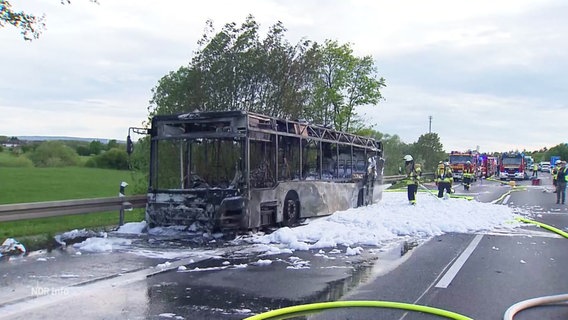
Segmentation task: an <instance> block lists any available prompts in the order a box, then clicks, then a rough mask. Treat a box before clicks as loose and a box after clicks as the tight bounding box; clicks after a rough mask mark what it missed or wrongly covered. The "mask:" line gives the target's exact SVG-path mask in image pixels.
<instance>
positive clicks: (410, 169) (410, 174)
mask: <svg viewBox="0 0 568 320" xmlns="http://www.w3.org/2000/svg"><path fill="white" fill-rule="evenodd" d="M403 159H404V172H405V173H406V179H405V182H406V185H407V188H408V190H407V193H408V202H409V203H410V204H412V205H415V204H416V193H417V192H418V185H419V184H420V178H421V176H422V168H421V167H420V164H415V163H414V158H412V156H411V155H409V154H407V155H405V156H404V158H403Z"/></svg>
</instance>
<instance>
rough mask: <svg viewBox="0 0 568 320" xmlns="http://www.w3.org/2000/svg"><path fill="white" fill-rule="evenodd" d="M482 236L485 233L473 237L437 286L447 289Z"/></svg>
mask: <svg viewBox="0 0 568 320" xmlns="http://www.w3.org/2000/svg"><path fill="white" fill-rule="evenodd" d="M481 238H483V235H481V234H478V235H476V236H475V238H473V240H472V241H471V242H470V244H469V245H468V246H467V248H465V250H464V251H463V252H462V254H461V255H460V256H459V258H457V259H456V261H455V262H454V264H453V265H452V266H451V267H450V269H448V271H447V272H446V274H444V276H443V277H442V279H440V281H438V283H437V284H436V286H435V287H436V288H444V289H445V288H447V287H448V286H449V285H450V283H451V282H452V280H453V279H454V278H455V277H456V275H457V274H458V272H459V271H460V269H461V268H462V267H463V265H464V264H465V262H466V261H467V259H468V258H469V256H470V255H471V254H472V253H473V250H475V248H476V247H477V245H478V244H479V242H480V241H481Z"/></svg>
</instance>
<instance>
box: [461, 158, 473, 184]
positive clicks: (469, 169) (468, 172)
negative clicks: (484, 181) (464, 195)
mask: <svg viewBox="0 0 568 320" xmlns="http://www.w3.org/2000/svg"><path fill="white" fill-rule="evenodd" d="M473 174H474V172H473V166H472V165H471V161H467V162H466V163H465V167H464V168H463V189H464V190H469V186H470V185H471V181H472V180H473Z"/></svg>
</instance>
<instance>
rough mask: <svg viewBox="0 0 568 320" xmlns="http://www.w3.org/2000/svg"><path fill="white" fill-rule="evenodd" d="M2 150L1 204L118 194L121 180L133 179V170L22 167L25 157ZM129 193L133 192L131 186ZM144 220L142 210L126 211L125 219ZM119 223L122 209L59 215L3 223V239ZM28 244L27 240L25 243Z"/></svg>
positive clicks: (47, 235)
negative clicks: (119, 211) (119, 212)
mask: <svg viewBox="0 0 568 320" xmlns="http://www.w3.org/2000/svg"><path fill="white" fill-rule="evenodd" d="M18 158H20V157H14V156H12V155H10V154H8V153H7V152H0V204H10V203H27V202H41V201H56V200H69V199H88V198H103V197H115V196H117V195H118V191H119V184H120V182H121V181H127V182H129V181H133V180H134V179H133V177H132V173H131V172H129V171H119V170H109V169H92V168H83V167H66V168H35V167H29V166H28V167H22V166H18V164H21V163H22V161H23V160H21V159H18ZM126 191H127V192H126V194H127V195H128V194H130V193H129V192H128V191H129V188H127V189H126ZM143 219H144V212H143V210H142V209H137V210H134V211H132V212H126V215H125V221H127V222H128V221H141V220H143ZM117 224H118V212H102V213H89V214H80V215H70V216H63V217H55V218H43V219H32V220H23V221H13V222H0V241H3V240H2V239H5V238H9V237H12V238H21V237H25V236H41V237H44V238H51V237H52V236H53V235H55V234H57V233H60V232H64V231H68V230H73V229H82V228H103V227H109V226H116V225H117ZM24 244H25V243H24Z"/></svg>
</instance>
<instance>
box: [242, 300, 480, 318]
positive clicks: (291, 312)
mask: <svg viewBox="0 0 568 320" xmlns="http://www.w3.org/2000/svg"><path fill="white" fill-rule="evenodd" d="M361 307H363V308H389V309H402V310H408V311H416V312H424V313H429V314H433V315H437V316H441V317H445V318H447V319H458V320H472V318H470V317H466V316H464V315H461V314H458V313H455V312H451V311H447V310H443V309H438V308H433V307H428V306H422V305H416V304H411V303H402V302H392V301H333V302H320V303H311V304H304V305H299V306H291V307H287V308H282V309H277V310H272V311H268V312H264V313H261V314H257V315H255V316H252V317H248V318H245V319H244V320H264V319H270V320H276V319H278V320H280V319H290V318H293V317H298V316H300V315H307V314H311V313H315V312H319V311H323V310H328V309H335V308H361Z"/></svg>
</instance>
